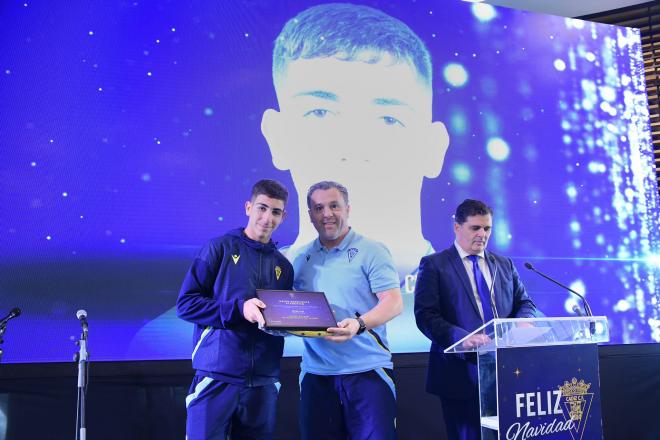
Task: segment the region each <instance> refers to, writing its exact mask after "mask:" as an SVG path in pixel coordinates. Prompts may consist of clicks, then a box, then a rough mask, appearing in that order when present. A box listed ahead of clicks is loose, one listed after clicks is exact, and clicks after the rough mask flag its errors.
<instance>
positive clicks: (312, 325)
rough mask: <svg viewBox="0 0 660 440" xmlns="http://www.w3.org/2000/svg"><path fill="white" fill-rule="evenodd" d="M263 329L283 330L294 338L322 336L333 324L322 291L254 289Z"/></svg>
mask: <svg viewBox="0 0 660 440" xmlns="http://www.w3.org/2000/svg"><path fill="white" fill-rule="evenodd" d="M257 298H259V299H260V300H261V301H262V302H263V303H264V304H266V308H264V309H262V313H263V315H264V319H265V320H266V325H265V326H264V328H265V329H266V330H286V331H288V332H289V333H292V334H294V335H297V336H304V337H322V336H326V335H327V334H328V333H327V329H328V328H329V327H336V326H337V321H336V319H335V316H334V314H333V313H332V309H331V308H330V304H328V300H327V298H326V297H325V294H324V293H323V292H299V291H294V290H262V289H257Z"/></svg>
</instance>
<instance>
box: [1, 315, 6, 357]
mask: <svg viewBox="0 0 660 440" xmlns="http://www.w3.org/2000/svg"><path fill="white" fill-rule="evenodd" d="M5 330H7V324H6V323H5V324H2V325H0V363H1V362H2V354H3V351H2V343H3V342H5V341H4V339H2V337H3V335H4V334H5Z"/></svg>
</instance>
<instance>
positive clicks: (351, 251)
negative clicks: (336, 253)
mask: <svg viewBox="0 0 660 440" xmlns="http://www.w3.org/2000/svg"><path fill="white" fill-rule="evenodd" d="M347 252H348V262H349V263H350V262H351V261H353V258H355V256H356V255H357V253H358V250H357V248H350V249H349V250H348V251H347Z"/></svg>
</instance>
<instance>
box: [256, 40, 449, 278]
mask: <svg viewBox="0 0 660 440" xmlns="http://www.w3.org/2000/svg"><path fill="white" fill-rule="evenodd" d="M373 57H374V54H373V53H372V54H370V53H364V54H363V56H362V57H361V59H358V60H355V61H344V60H341V59H338V58H336V57H329V58H313V59H299V60H296V61H292V62H291V63H290V64H289V65H288V70H287V74H286V78H285V79H284V80H283V82H282V83H281V84H280V87H279V88H278V90H277V94H278V101H279V104H280V109H281V110H280V112H277V111H275V110H272V109H270V110H267V111H266V112H265V114H264V117H263V122H262V129H263V133H264V136H265V137H266V139H267V141H268V144H269V146H270V149H271V152H272V155H273V162H274V164H275V166H277V167H278V168H280V169H283V170H290V171H291V176H292V179H293V181H294V183H295V185H296V188H297V190H298V192H299V193H304V192H305V190H306V188H308V187H309V186H310V185H312V184H313V183H315V182H317V181H319V180H335V181H338V182H342V183H343V184H345V185H346V187H347V188H348V189H349V191H350V193H351V201H352V205H353V206H355V207H356V208H355V209H354V211H353V214H352V216H353V217H352V224H353V225H354V226H355V227H356V228H358V229H359V230H364V231H367V232H368V234H369V236H371V237H373V238H376V239H378V240H381V241H384V242H386V243H387V242H388V241H391V236H392V231H393V228H394V227H396V225H399V226H400V225H401V224H402V223H408V222H409V221H410V220H409V219H410V218H411V217H412V218H415V216H414V215H412V213H411V211H412V212H419V194H420V190H421V185H422V179H423V178H424V177H425V176H426V177H436V176H437V175H438V174H439V173H440V171H441V169H442V163H443V159H444V155H445V152H446V149H447V145H448V135H447V131H446V129H445V127H444V125H443V124H442V123H441V122H432V119H431V118H432V114H431V91H430V90H429V88H428V86H427V85H426V84H424V83H422V81H421V80H420V78H419V76H418V74H417V72H416V71H415V69H414V68H413V67H412V66H411V65H410V64H409V63H407V62H405V61H397V60H395V59H393V58H392V56H391V55H389V54H387V53H382V54H377V57H378V61H377V62H366V61H363V59H364V60H369V59H372V58H373ZM392 199H395V200H397V203H400V204H401V205H402V207H403V208H404V209H400V208H397V209H395V210H392V209H390V208H389V207H388V206H389V205H390V204H391V201H392ZM410 205H413V206H414V207H411V208H410V209H405V208H406V207H407V206H410ZM385 209H387V215H382V212H383V210H385ZM415 219H416V220H417V222H418V224H417V226H416V228H415V227H412V228H409V229H406V228H397V229H398V230H400V231H410V232H411V235H413V236H412V237H411V239H410V240H407V242H405V243H406V244H408V245H412V247H413V248H415V253H416V255H415V256H414V257H412V258H411V259H410V260H411V261H410V264H409V265H410V266H412V265H413V264H415V263H416V262H417V261H418V258H419V256H420V252H423V251H419V250H418V249H421V248H425V247H428V246H418V247H416V246H415V245H416V244H417V242H418V241H420V240H421V232H420V225H419V218H418V217H416V218H415ZM415 233H416V234H417V235H418V237H415V236H414V234H415ZM404 234H405V232H404ZM399 243H401V240H400V241H399ZM393 246H396V244H393ZM395 255H405V252H398V253H397V254H395ZM402 258H404V257H402ZM415 260H417V261H415Z"/></svg>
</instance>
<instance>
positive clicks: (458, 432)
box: [440, 396, 481, 440]
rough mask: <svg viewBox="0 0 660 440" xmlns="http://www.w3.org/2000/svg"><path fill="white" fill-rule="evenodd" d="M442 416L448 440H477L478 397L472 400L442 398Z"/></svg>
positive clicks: (479, 429) (479, 434)
mask: <svg viewBox="0 0 660 440" xmlns="http://www.w3.org/2000/svg"><path fill="white" fill-rule="evenodd" d="M440 400H441V401H442V415H443V416H444V419H445V427H446V428H447V438H448V439H449V440H479V439H480V438H481V423H480V421H479V417H480V416H479V396H475V397H474V398H473V399H467V400H458V399H446V398H444V397H442V398H441V399H440Z"/></svg>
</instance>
